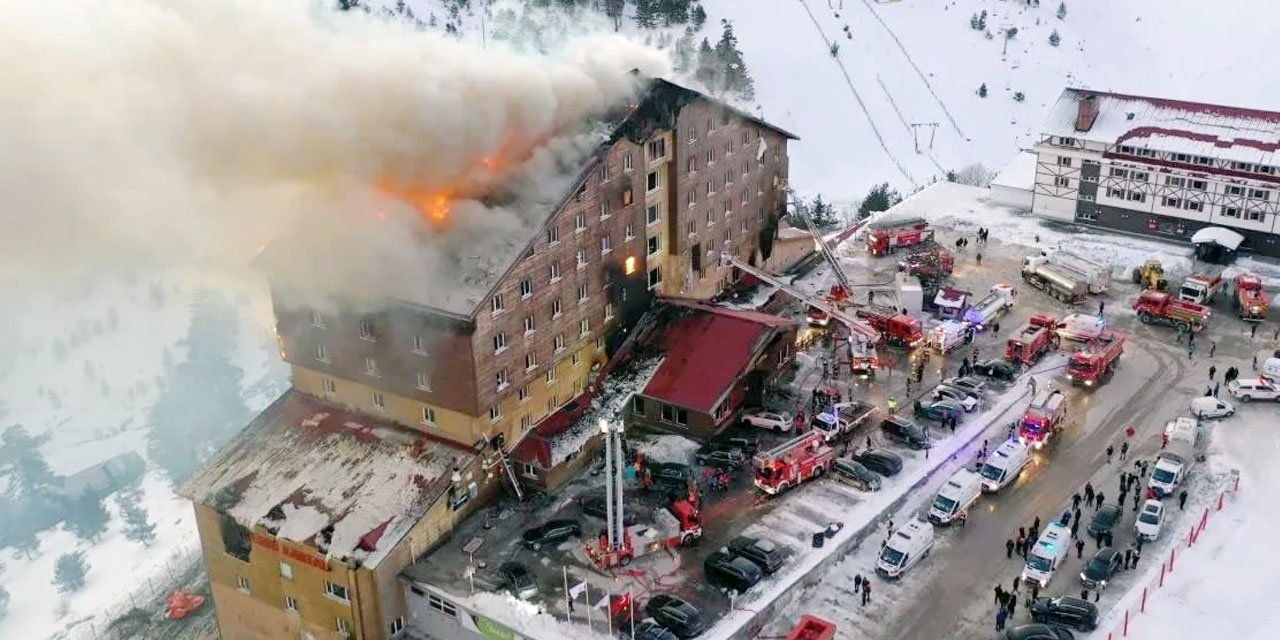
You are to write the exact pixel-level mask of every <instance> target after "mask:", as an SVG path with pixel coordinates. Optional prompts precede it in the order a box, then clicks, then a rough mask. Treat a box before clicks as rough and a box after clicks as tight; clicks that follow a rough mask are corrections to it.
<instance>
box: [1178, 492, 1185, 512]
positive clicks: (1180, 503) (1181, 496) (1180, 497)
mask: <svg viewBox="0 0 1280 640" xmlns="http://www.w3.org/2000/svg"><path fill="white" fill-rule="evenodd" d="M1186 508H1187V490H1186V489H1183V490H1182V492H1181V493H1179V494H1178V511H1185V510H1186Z"/></svg>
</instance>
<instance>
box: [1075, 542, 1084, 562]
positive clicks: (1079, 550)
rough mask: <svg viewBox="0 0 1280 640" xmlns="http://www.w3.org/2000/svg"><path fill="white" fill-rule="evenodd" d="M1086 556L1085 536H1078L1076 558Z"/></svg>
mask: <svg viewBox="0 0 1280 640" xmlns="http://www.w3.org/2000/svg"><path fill="white" fill-rule="evenodd" d="M1083 558H1084V538H1076V560H1081V559H1083Z"/></svg>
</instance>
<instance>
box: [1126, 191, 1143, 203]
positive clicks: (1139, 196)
mask: <svg viewBox="0 0 1280 640" xmlns="http://www.w3.org/2000/svg"><path fill="white" fill-rule="evenodd" d="M1129 200H1130V201H1131V202H1146V201H1147V194H1145V193H1143V192H1141V191H1130V192H1129Z"/></svg>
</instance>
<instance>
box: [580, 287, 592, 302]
mask: <svg viewBox="0 0 1280 640" xmlns="http://www.w3.org/2000/svg"><path fill="white" fill-rule="evenodd" d="M589 292H590V288H589V287H588V286H587V283H585V282H582V283H579V284H578V304H582V303H583V302H586V301H587V296H588V295H590V293H589Z"/></svg>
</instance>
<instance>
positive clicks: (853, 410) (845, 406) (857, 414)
mask: <svg viewBox="0 0 1280 640" xmlns="http://www.w3.org/2000/svg"><path fill="white" fill-rule="evenodd" d="M836 406H837V408H838V409H839V413H840V419H841V420H844V421H846V422H848V423H850V425H852V426H851V427H850V428H857V427H859V426H861V425H862V423H863V422H866V420H867V418H869V417H871V413H872V411H873V410H874V409H875V407H872V406H871V405H869V404H867V403H865V402H863V401H861V400H850V401H848V402H841V403H840V404H839V405H836Z"/></svg>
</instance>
